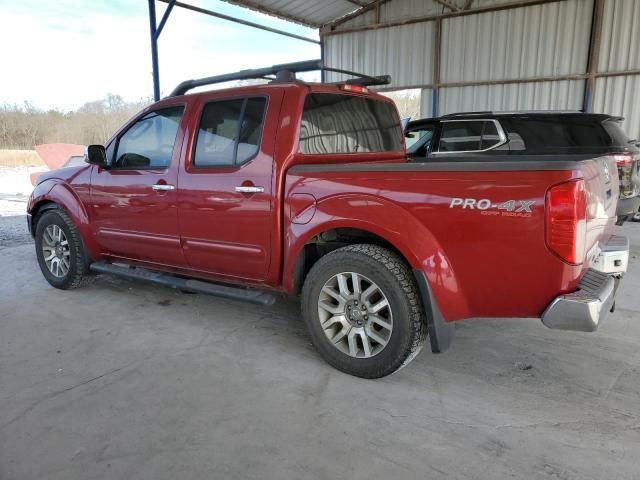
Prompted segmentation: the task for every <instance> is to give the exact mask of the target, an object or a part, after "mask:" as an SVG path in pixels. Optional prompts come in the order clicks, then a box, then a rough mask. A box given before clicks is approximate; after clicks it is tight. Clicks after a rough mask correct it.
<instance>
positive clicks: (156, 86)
mask: <svg viewBox="0 0 640 480" xmlns="http://www.w3.org/2000/svg"><path fill="white" fill-rule="evenodd" d="M148 1H149V31H150V33H151V68H152V75H153V99H154V100H155V101H156V102H157V101H158V100H160V72H159V71H158V36H157V35H156V31H157V29H156V1H155V0H148Z"/></svg>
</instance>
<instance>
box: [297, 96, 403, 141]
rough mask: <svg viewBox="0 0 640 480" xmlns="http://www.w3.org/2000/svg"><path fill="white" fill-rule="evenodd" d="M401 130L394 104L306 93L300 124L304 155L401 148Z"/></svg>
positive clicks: (368, 99) (356, 97)
mask: <svg viewBox="0 0 640 480" xmlns="http://www.w3.org/2000/svg"><path fill="white" fill-rule="evenodd" d="M402 144H403V139H402V130H401V127H400V121H399V119H398V115H397V113H396V110H395V109H394V108H393V106H392V104H390V103H388V102H383V101H380V100H373V99H370V98H365V97H358V96H353V95H340V94H333V93H311V94H309V95H307V98H306V99H305V102H304V110H303V112H302V122H301V126H300V152H301V153H305V154H332V153H355V152H361V153H372V152H389V151H393V152H395V151H399V150H402Z"/></svg>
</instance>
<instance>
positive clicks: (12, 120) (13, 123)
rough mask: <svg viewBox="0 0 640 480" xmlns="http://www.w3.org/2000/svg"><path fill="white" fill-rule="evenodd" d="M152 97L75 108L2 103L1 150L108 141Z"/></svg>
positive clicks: (109, 98) (114, 97) (107, 99)
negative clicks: (50, 144) (54, 108)
mask: <svg viewBox="0 0 640 480" xmlns="http://www.w3.org/2000/svg"><path fill="white" fill-rule="evenodd" d="M149 103H151V99H141V100H139V101H137V102H127V101H125V100H124V99H123V98H122V97H121V96H120V95H113V94H109V95H107V96H106V97H104V98H102V99H100V100H95V101H92V102H87V103H85V104H84V105H82V106H81V107H80V108H78V109H77V110H74V111H69V112H62V111H60V110H48V111H45V110H40V109H38V108H35V107H34V106H33V105H31V104H30V103H29V102H25V103H24V104H23V105H8V104H4V105H0V149H15V150H30V149H32V148H33V146H34V145H40V144H42V143H76V144H79V145H91V144H95V143H104V142H105V141H106V140H107V139H108V138H109V137H110V136H111V134H113V132H115V131H116V130H117V129H118V128H119V127H120V126H121V125H122V124H123V123H124V122H125V121H126V120H128V119H129V118H131V117H132V116H133V115H134V114H135V113H136V112H138V111H140V110H141V109H142V108H143V107H144V106H146V105H147V104H149Z"/></svg>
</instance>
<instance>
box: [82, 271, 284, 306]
mask: <svg viewBox="0 0 640 480" xmlns="http://www.w3.org/2000/svg"><path fill="white" fill-rule="evenodd" d="M89 269H90V270H92V271H93V272H97V273H109V274H111V275H117V276H119V277H124V278H129V279H131V280H141V281H143V282H148V283H155V284H156V285H163V286H165V287H171V288H175V289H178V290H187V291H189V292H197V293H206V294H208V295H215V296H217V297H222V298H229V299H231V300H241V301H243V302H249V303H255V304H257V305H273V303H274V302H275V301H276V296H275V295H274V294H273V293H270V292H265V291H261V290H252V289H247V288H240V287H231V286H226V285H218V284H215V283H209V282H204V281H202V280H193V279H188V278H182V277H176V276H174V275H171V274H168V273H162V272H155V271H153V270H147V269H145V268H139V267H136V268H130V267H128V266H124V265H116V264H113V263H106V262H94V263H92V264H91V265H90V266H89Z"/></svg>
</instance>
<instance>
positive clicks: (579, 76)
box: [376, 68, 640, 92]
mask: <svg viewBox="0 0 640 480" xmlns="http://www.w3.org/2000/svg"><path fill="white" fill-rule="evenodd" d="M631 75H640V68H635V69H631V70H620V71H616V72H597V73H596V74H595V77H596V78H610V77H628V76H631ZM587 78H589V75H588V74H586V73H576V74H574V75H550V76H545V77H526V78H505V79H504V80H474V81H469V82H440V83H438V84H434V83H420V84H415V85H401V86H394V87H382V88H376V91H380V92H384V91H388V90H398V89H416V88H451V87H479V86H491V85H516V84H520V83H542V82H561V81H565V80H586V79H587Z"/></svg>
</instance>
